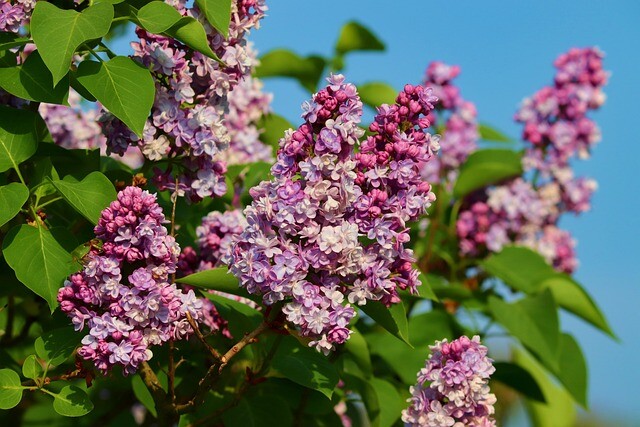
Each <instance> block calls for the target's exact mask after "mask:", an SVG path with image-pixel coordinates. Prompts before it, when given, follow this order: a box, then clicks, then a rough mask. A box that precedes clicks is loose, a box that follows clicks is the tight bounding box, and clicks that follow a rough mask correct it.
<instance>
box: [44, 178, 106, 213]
mask: <svg viewBox="0 0 640 427" xmlns="http://www.w3.org/2000/svg"><path fill="white" fill-rule="evenodd" d="M52 183H53V185H54V186H55V187H56V189H57V190H58V191H59V192H60V194H62V197H64V199H65V200H66V201H67V202H68V203H69V204H70V205H71V206H73V208H74V209H75V210H77V211H78V212H79V213H81V214H82V216H84V217H85V218H87V219H88V220H89V221H91V223H93V224H97V223H98V219H99V218H100V213H101V212H102V210H103V209H104V208H106V207H107V206H109V203H111V202H112V201H114V200H115V199H116V190H115V188H114V187H113V184H112V183H111V181H109V178H107V177H106V176H104V175H103V174H102V173H100V172H92V173H90V174H89V175H87V176H86V177H85V178H84V179H83V180H82V181H80V182H77V181H75V180H61V181H52Z"/></svg>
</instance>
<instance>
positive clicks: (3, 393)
mask: <svg viewBox="0 0 640 427" xmlns="http://www.w3.org/2000/svg"><path fill="white" fill-rule="evenodd" d="M22 390H24V387H23V386H22V385H21V384H20V376H19V375H18V374H17V373H16V372H15V371H12V370H11V369H0V409H11V408H13V407H14V406H16V405H17V404H18V403H20V401H21V400H22Z"/></svg>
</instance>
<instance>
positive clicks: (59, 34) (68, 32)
mask: <svg viewBox="0 0 640 427" xmlns="http://www.w3.org/2000/svg"><path fill="white" fill-rule="evenodd" d="M112 19H113V6H111V5H110V4H108V3H99V4H96V5H94V6H90V7H88V8H86V9H85V10H83V11H82V12H81V13H79V12H76V11H75V10H62V9H59V8H57V7H56V6H54V5H53V4H51V3H49V2H44V1H39V2H37V3H36V7H35V9H34V10H33V15H31V26H30V28H31V35H32V37H33V41H34V42H35V44H36V46H37V47H38V51H39V52H40V55H41V56H42V60H43V61H44V63H45V64H46V65H47V68H49V70H50V71H51V74H52V75H53V84H54V85H57V84H58V82H59V81H60V80H62V78H63V77H64V76H65V75H66V74H67V72H68V71H69V65H70V64H71V58H72V57H73V53H74V52H75V51H76V49H78V47H79V46H80V45H81V44H83V43H85V42H87V41H89V40H92V39H99V38H101V37H102V36H104V35H105V34H107V32H108V31H109V27H110V26H111V20H112Z"/></svg>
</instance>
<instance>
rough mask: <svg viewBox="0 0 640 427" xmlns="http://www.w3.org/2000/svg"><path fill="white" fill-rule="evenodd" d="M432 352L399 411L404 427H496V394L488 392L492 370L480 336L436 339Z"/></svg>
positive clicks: (490, 361)
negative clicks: (403, 407) (405, 402)
mask: <svg viewBox="0 0 640 427" xmlns="http://www.w3.org/2000/svg"><path fill="white" fill-rule="evenodd" d="M429 348H430V349H431V355H430V356H429V358H428V359H427V362H426V365H425V367H424V368H422V369H421V370H420V372H419V373H418V382H417V384H416V385H415V386H411V388H410V389H409V391H410V393H411V395H412V396H411V397H410V398H409V399H408V400H407V402H409V403H410V405H409V407H408V408H407V409H405V410H404V411H402V421H403V422H404V423H405V426H416V427H443V426H455V427H458V426H473V427H477V426H481V427H490V426H495V425H496V424H495V420H494V419H493V417H492V415H493V413H494V411H495V410H494V407H493V405H494V403H495V402H496V397H495V395H494V394H492V393H490V392H489V391H490V390H489V378H490V376H491V374H493V373H494V372H495V368H494V367H493V364H492V362H493V361H492V360H491V359H489V358H488V357H487V348H486V347H485V346H483V345H481V344H480V337H478V336H474V337H473V338H472V339H469V338H467V337H466V336H462V337H460V338H458V339H456V340H454V341H452V342H450V343H449V342H447V340H446V339H445V340H442V341H436V343H435V345H433V346H430V347H429Z"/></svg>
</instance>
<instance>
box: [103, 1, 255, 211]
mask: <svg viewBox="0 0 640 427" xmlns="http://www.w3.org/2000/svg"><path fill="white" fill-rule="evenodd" d="M167 3H169V4H171V5H172V6H174V7H175V8H176V9H177V10H178V11H179V12H180V13H181V14H182V15H184V16H191V17H194V18H196V19H199V20H200V21H202V22H203V24H204V26H205V30H206V32H207V38H208V41H209V44H210V46H211V49H212V50H213V51H214V52H215V53H216V54H217V55H218V56H219V57H220V58H221V59H222V61H223V62H224V64H225V65H221V64H220V63H219V62H216V61H214V60H213V59H210V58H208V57H206V56H204V55H203V54H201V53H199V52H191V51H190V50H189V49H187V48H185V46H184V45H182V44H181V43H180V42H178V41H176V40H173V39H171V38H168V37H164V36H159V35H153V34H150V33H147V32H146V31H144V30H143V29H140V28H138V29H137V30H136V34H137V35H138V38H139V41H138V42H136V43H133V44H132V46H133V49H134V55H133V57H134V59H136V60H137V61H139V62H141V63H142V64H143V65H144V66H145V67H148V68H150V69H151V70H152V75H153V76H154V79H155V81H156V98H155V102H154V105H153V108H152V110H151V115H150V117H149V119H148V120H147V123H146V126H145V129H144V135H143V137H142V138H138V137H137V136H136V135H134V134H133V133H132V132H131V131H130V130H129V129H128V128H127V127H126V126H125V125H124V124H123V123H122V122H121V121H120V120H118V119H116V118H115V117H114V116H112V115H111V114H109V113H105V114H104V115H103V117H102V119H101V120H102V122H103V129H104V133H105V135H106V136H107V145H108V150H109V152H111V153H115V154H122V153H123V152H124V150H125V149H126V148H127V147H128V146H137V147H138V148H140V150H141V151H142V153H143V154H144V156H145V157H146V158H147V159H149V160H152V161H157V160H161V159H165V158H176V157H179V158H181V162H180V163H179V164H173V166H167V167H166V168H164V169H160V168H156V169H155V170H154V174H155V176H154V182H155V184H156V185H157V186H158V188H159V189H160V190H171V191H174V192H175V193H176V194H177V195H179V196H186V197H188V198H189V199H190V200H193V201H198V200H202V199H204V198H205V197H210V196H214V195H215V196H221V195H223V194H224V193H225V192H226V184H225V179H224V173H225V172H226V163H225V161H224V158H223V156H222V152H223V151H224V150H226V149H227V147H228V146H229V144H230V142H231V138H232V137H233V136H234V134H233V133H232V132H231V131H230V129H229V128H228V127H227V125H226V123H225V122H224V121H223V116H224V115H225V114H226V112H227V110H228V103H229V101H228V95H229V93H230V91H231V90H232V89H234V88H235V87H236V86H237V85H238V83H239V82H240V81H241V80H242V79H243V78H244V77H245V76H248V75H249V74H250V73H251V70H252V67H253V66H254V65H255V64H256V59H255V53H254V52H253V51H252V49H251V46H250V45H249V44H248V43H247V42H246V40H245V36H246V34H247V33H248V32H249V30H250V29H252V28H258V27H259V21H260V19H262V17H263V16H264V13H265V11H266V9H267V8H266V6H265V5H264V0H236V1H234V2H232V5H231V7H232V11H231V23H230V28H229V37H228V38H226V39H225V38H223V37H222V35H221V34H220V33H218V32H217V31H216V30H215V29H214V28H213V27H211V26H210V25H209V24H207V23H206V22H204V21H205V19H204V17H202V16H201V15H202V13H201V11H200V10H199V9H198V7H197V6H195V5H194V6H193V7H187V2H186V1H183V0H177V1H167ZM253 95H255V94H252V96H253ZM257 102H258V103H259V102H261V101H257ZM235 136H238V137H239V138H240V139H242V138H244V139H245V140H247V139H250V138H251V135H238V132H237V129H236V134H235ZM254 136H255V135H254ZM254 142H255V141H254ZM254 142H251V141H249V142H247V141H244V142H240V144H243V143H247V144H249V145H251V144H254ZM254 145H255V144H254ZM254 149H255V147H254ZM247 150H250V148H247ZM176 181H177V184H176ZM176 187H177V188H176Z"/></svg>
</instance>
